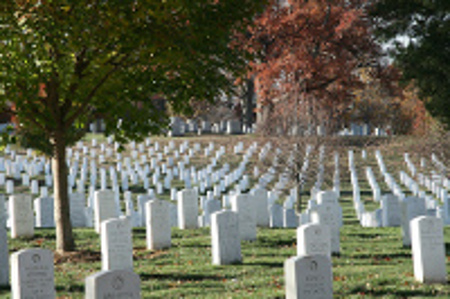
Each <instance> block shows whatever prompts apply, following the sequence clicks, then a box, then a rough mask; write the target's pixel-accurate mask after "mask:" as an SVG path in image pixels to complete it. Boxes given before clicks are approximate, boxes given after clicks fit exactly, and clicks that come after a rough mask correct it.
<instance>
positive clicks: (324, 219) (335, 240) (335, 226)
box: [311, 204, 342, 253]
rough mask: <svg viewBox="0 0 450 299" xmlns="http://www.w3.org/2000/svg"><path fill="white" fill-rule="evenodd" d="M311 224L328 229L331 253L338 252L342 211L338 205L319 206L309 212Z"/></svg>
mask: <svg viewBox="0 0 450 299" xmlns="http://www.w3.org/2000/svg"><path fill="white" fill-rule="evenodd" d="M311 222H313V223H320V224H325V225H327V226H328V228H329V229H330V237H331V238H330V239H331V252H332V253H339V252H340V228H341V226H342V209H341V207H340V206H339V204H321V205H317V206H316V207H314V210H313V211H311Z"/></svg>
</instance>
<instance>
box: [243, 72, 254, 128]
mask: <svg viewBox="0 0 450 299" xmlns="http://www.w3.org/2000/svg"><path fill="white" fill-rule="evenodd" d="M246 81H247V82H246V83H247V94H246V99H245V124H246V126H247V128H251V127H252V124H253V98H254V96H255V82H254V78H253V77H250V78H248V79H247V80H246Z"/></svg>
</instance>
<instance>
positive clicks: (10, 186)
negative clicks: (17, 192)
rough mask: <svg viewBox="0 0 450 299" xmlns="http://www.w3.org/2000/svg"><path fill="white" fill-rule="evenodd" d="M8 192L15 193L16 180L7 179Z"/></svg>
mask: <svg viewBox="0 0 450 299" xmlns="http://www.w3.org/2000/svg"><path fill="white" fill-rule="evenodd" d="M5 191H6V193H7V194H13V193H14V181H13V180H7V181H6V190H5Z"/></svg>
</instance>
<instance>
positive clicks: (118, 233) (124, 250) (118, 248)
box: [100, 217, 133, 271]
mask: <svg viewBox="0 0 450 299" xmlns="http://www.w3.org/2000/svg"><path fill="white" fill-rule="evenodd" d="M100 238H101V251H102V270H128V271H133V242H132V237H131V223H130V221H129V220H128V219H127V218H126V217H121V218H117V219H109V220H105V221H102V223H101V237H100Z"/></svg>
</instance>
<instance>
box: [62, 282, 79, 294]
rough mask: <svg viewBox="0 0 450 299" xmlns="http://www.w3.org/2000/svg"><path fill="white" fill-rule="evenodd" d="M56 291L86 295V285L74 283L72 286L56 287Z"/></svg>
mask: <svg viewBox="0 0 450 299" xmlns="http://www.w3.org/2000/svg"><path fill="white" fill-rule="evenodd" d="M55 289H56V291H57V292H71V293H72V292H79V293H84V284H73V282H72V283H71V284H70V285H66V286H58V285H57V286H55Z"/></svg>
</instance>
